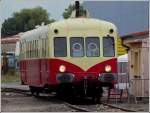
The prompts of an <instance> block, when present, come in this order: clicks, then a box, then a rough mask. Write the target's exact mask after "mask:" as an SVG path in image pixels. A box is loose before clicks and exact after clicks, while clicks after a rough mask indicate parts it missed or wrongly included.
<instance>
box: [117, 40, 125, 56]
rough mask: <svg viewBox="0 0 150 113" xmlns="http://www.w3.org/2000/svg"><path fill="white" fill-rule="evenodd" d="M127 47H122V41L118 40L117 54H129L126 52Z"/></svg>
mask: <svg viewBox="0 0 150 113" xmlns="http://www.w3.org/2000/svg"><path fill="white" fill-rule="evenodd" d="M126 49H127V48H126V47H124V46H122V40H121V38H120V37H118V38H117V53H118V56H120V55H124V54H126V53H127V51H126Z"/></svg>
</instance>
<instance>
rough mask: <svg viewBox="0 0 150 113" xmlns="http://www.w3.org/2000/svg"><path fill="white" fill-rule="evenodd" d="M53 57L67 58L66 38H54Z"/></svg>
mask: <svg viewBox="0 0 150 113" xmlns="http://www.w3.org/2000/svg"><path fill="white" fill-rule="evenodd" d="M54 56H55V57H65V56H67V40H66V37H55V38H54Z"/></svg>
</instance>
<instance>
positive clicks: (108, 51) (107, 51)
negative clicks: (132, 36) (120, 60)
mask: <svg viewBox="0 0 150 113" xmlns="http://www.w3.org/2000/svg"><path fill="white" fill-rule="evenodd" d="M103 55H104V56H105V57H113V56H115V45H114V38H113V37H110V36H108V37H103Z"/></svg>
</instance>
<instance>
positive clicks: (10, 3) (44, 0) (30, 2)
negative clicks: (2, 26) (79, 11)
mask: <svg viewBox="0 0 150 113" xmlns="http://www.w3.org/2000/svg"><path fill="white" fill-rule="evenodd" d="M74 1H75V0H0V22H3V21H4V20H5V19H7V18H9V17H11V16H12V14H13V13H14V12H16V11H20V10H21V9H23V8H33V7H37V6H41V7H43V8H44V9H46V10H47V12H48V13H49V14H50V18H53V19H55V20H61V19H63V17H62V14H63V12H64V10H65V8H67V7H68V6H69V4H72V3H74ZM81 2H82V1H81Z"/></svg>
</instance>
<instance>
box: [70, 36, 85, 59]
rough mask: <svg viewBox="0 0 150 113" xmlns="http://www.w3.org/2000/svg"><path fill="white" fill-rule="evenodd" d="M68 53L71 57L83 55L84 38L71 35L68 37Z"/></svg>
mask: <svg viewBox="0 0 150 113" xmlns="http://www.w3.org/2000/svg"><path fill="white" fill-rule="evenodd" d="M70 49H71V51H70V54H71V56H72V57H82V56H84V38H82V37H71V39H70Z"/></svg>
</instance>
